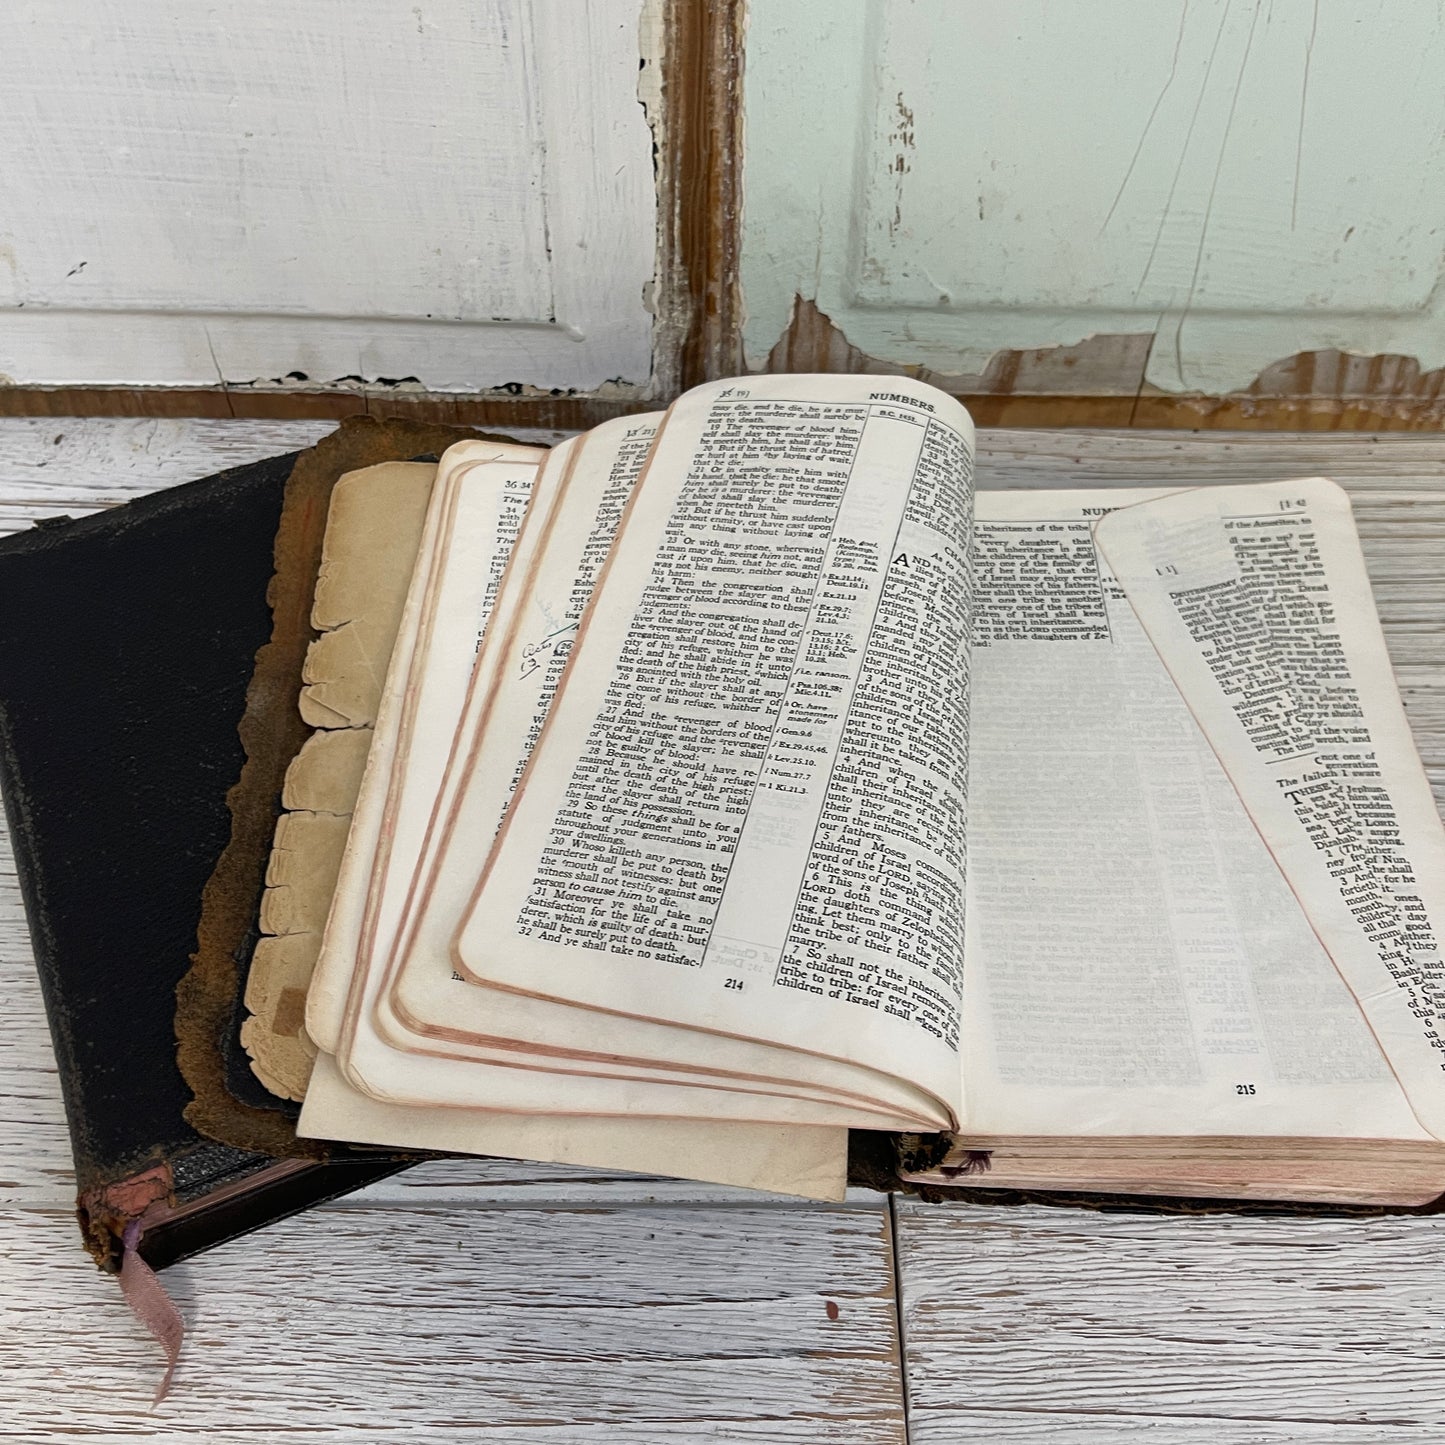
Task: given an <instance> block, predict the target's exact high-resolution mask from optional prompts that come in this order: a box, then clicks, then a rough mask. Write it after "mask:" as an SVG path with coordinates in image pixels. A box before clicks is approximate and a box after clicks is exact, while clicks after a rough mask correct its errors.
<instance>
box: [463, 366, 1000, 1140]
mask: <svg viewBox="0 0 1445 1445" xmlns="http://www.w3.org/2000/svg"><path fill="white" fill-rule="evenodd" d="M971 445H972V426H971V423H970V422H969V421H968V418H967V415H966V414H965V413H964V412H963V410H962V409H961V408H960V407H958V405H957V404H956V403H955V402H953V401H952V400H951V399H950V398H949V397H947V396H945V395H944V394H943V393H941V392H937V391H934V390H933V389H932V388H930V387H925V386H921V385H918V384H916V383H913V382H909V381H904V380H898V379H895V378H889V379H887V380H886V381H883V380H880V379H879V378H861V377H797V376H792V377H767V378H754V379H749V380H748V381H747V382H746V383H728V384H716V385H712V386H707V387H702V388H699V389H698V390H697V391H694V392H692V393H690V394H689V395H688V396H686V397H684V398H683V399H682V400H681V401H679V402H678V403H676V404H675V406H674V408H673V409H672V411H671V412H670V413H669V416H668V421H667V424H666V426H665V428H664V431H663V433H662V437H661V439H660V441H659V443H658V446H657V448H656V449H655V451H654V453H653V456H652V459H651V462H650V464H649V467H648V469H647V471H646V473H645V474H644V477H643V480H642V482H641V483H640V485H639V487H638V489H637V492H636V493H635V495H634V499H633V502H632V505H631V508H630V510H629V512H628V515H627V518H626V520H625V522H624V525H623V527H622V530H621V532H620V533H619V539H618V543H617V545H616V547H615V548H614V551H613V553H612V556H611V558H610V559H609V563H608V567H607V569H606V572H605V574H604V577H603V580H602V582H601V585H600V586H599V588H598V590H597V592H596V593H595V594H594V597H593V600H592V603H591V605H590V607H589V609H588V612H587V615H586V618H585V620H584V622H583V625H582V629H581V633H580V637H579V642H578V645H577V650H576V653H575V655H574V657H573V659H572V662H571V663H570V664H569V667H568V670H567V672H566V674H565V675H564V678H563V681H562V684H561V687H560V690H559V692H558V695H557V699H556V701H555V703H554V705H553V708H552V711H551V714H550V716H549V719H548V723H547V727H546V730H545V731H544V733H543V735H542V738H541V740H540V741H539V743H538V745H537V748H536V750H535V751H534V752H533V754H532V757H531V760H530V762H529V764H528V767H527V771H526V773H525V775H524V778H523V782H522V785H521V787H520V789H519V792H518V795H517V797H516V799H515V800H514V802H513V805H512V808H511V810H510V812H509V814H508V816H507V820H506V822H505V823H504V825H503V830H502V833H501V836H500V840H499V844H498V846H497V848H496V850H495V851H494V853H493V855H492V858H491V860H490V862H489V864H488V872H487V873H486V875H485V877H484V880H483V884H482V887H481V889H480V891H479V894H478V897H477V900H476V903H475V905H474V907H473V909H472V911H471V913H470V915H469V917H468V920H467V922H466V923H465V925H464V927H463V929H462V932H461V933H460V935H459V939H458V947H457V955H456V956H457V960H458V963H459V965H460V967H461V968H462V970H463V972H465V973H467V974H468V975H470V976H471V977H473V978H475V979H476V980H477V981H479V982H483V983H489V984H492V985H494V986H497V987H503V988H508V989H512V990H515V991H518V992H523V993H532V994H537V995H539V996H543V997H551V998H556V999H560V1000H563V1001H566V1002H571V1003H576V1004H581V1005H584V1006H587V1007H591V1008H596V1009H600V1010H608V1011H615V1012H621V1013H626V1014H631V1015H633V1016H635V1017H639V1018H651V1019H656V1020H659V1021H663V1022H670V1023H675V1024H680V1025H683V1026H685V1027H691V1028H696V1029H699V1030H707V1031H714V1032H717V1033H719V1034H724V1035H731V1036H735V1037H747V1038H751V1039H756V1040H759V1041H764V1042H771V1043H778V1044H783V1045H787V1046H792V1047H800V1048H805V1049H809V1050H811V1051H815V1052H817V1053H819V1054H822V1055H826V1056H829V1057H834V1058H839V1059H843V1060H845V1061H847V1062H850V1063H855V1064H862V1065H865V1066H867V1067H871V1068H876V1069H881V1070H886V1071H888V1072H891V1073H893V1074H895V1075H896V1076H897V1077H899V1078H900V1079H902V1080H903V1081H905V1082H907V1083H909V1084H911V1085H913V1086H915V1087H917V1088H920V1089H922V1090H923V1091H924V1092H925V1093H927V1094H928V1095H929V1096H931V1097H932V1098H933V1099H934V1100H935V1101H936V1105H937V1110H938V1118H939V1121H940V1123H946V1122H948V1121H950V1120H951V1119H952V1118H954V1111H955V1110H956V1108H957V1105H958V1094H959V1086H960V1067H959V1060H958V1054H957V1028H958V1005H959V991H960V988H961V957H960V955H961V950H962V893H963V868H962V862H963V859H962V849H963V826H962V814H963V793H964V771H965V757H964V751H965V750H964V735H963V720H964V718H965V717H966V681H967V607H968V597H967V563H966V548H967V531H968V525H969V520H970V509H969V492H970V456H971ZM584 892H585V893H588V894H589V895H590V896H591V897H592V898H593V899H594V900H595V901H594V902H592V903H589V904H588V905H587V907H588V912H587V913H586V914H585V915H584V916H579V915H577V913H576V912H575V908H574V906H573V903H572V902H571V901H570V900H573V899H575V898H576V897H577V896H578V895H579V894H581V893H584Z"/></svg>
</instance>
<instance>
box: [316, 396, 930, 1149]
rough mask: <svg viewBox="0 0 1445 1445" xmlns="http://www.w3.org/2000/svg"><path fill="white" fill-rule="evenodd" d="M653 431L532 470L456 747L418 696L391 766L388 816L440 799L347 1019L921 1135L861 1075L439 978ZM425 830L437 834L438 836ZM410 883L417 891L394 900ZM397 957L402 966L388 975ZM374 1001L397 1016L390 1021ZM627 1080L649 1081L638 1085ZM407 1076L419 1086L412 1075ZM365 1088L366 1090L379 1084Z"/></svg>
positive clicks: (831, 1064) (611, 439)
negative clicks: (747, 1094) (815, 1104)
mask: <svg viewBox="0 0 1445 1445" xmlns="http://www.w3.org/2000/svg"><path fill="white" fill-rule="evenodd" d="M657 421H658V418H657V417H634V418H627V419H625V420H620V421H616V422H611V423H608V424H606V425H604V426H602V427H600V428H597V429H596V430H595V431H593V432H592V433H590V434H589V435H588V437H587V438H586V439H585V444H584V445H583V446H582V447H581V449H580V451H579V452H578V453H577V454H576V456H575V460H574V462H573V463H572V464H571V465H570V466H569V468H568V469H567V470H566V473H565V475H563V474H561V473H560V472H554V471H552V470H551V469H549V470H547V471H546V472H544V475H543V477H542V479H541V480H540V481H539V483H538V496H537V501H536V503H535V504H534V508H533V510H532V511H531V512H529V514H528V518H527V522H526V524H525V526H524V529H523V535H522V536H521V537H520V538H519V540H518V543H517V547H516V551H515V552H514V556H513V561H512V565H511V566H510V567H509V570H508V573H507V579H506V582H505V584H504V586H503V589H502V593H501V595H500V596H499V598H498V601H497V605H496V608H495V610H494V612H493V613H492V617H491V621H490V622H489V626H488V635H487V640H486V642H485V643H484V645H483V649H482V653H481V655H480V658H479V660H478V664H477V669H476V673H475V675H474V677H473V679H472V684H471V688H470V691H469V693H468V697H467V701H466V707H465V711H464V713H463V716H462V721H461V724H460V738H461V741H460V742H459V744H458V747H457V748H456V749H454V750H453V753H452V756H451V757H450V758H448V757H447V744H448V740H449V739H450V738H451V737H452V736H453V734H456V733H457V732H458V723H457V720H456V717H455V712H454V706H453V704H454V703H455V692H454V690H453V689H449V688H445V687H430V688H424V690H423V692H422V694H421V695H420V697H419V702H418V709H419V710H418V717H417V720H416V723H415V727H414V730H413V737H412V745H411V747H410V750H409V755H408V757H407V758H406V759H405V761H404V762H402V763H401V764H399V768H400V772H401V776H400V778H399V784H398V785H399V788H400V790H401V791H400V796H399V799H398V802H397V804H396V809H397V813H398V816H399V817H401V818H406V817H407V815H413V816H415V815H416V814H417V810H418V808H419V807H420V806H421V805H422V804H424V802H425V800H427V799H429V798H431V797H433V796H438V795H439V800H438V802H437V803H436V805H435V807H434V823H433V826H431V827H430V828H429V829H428V832H427V835H426V841H425V849H424V852H423V853H422V856H421V860H420V862H419V863H417V864H416V866H415V867H413V866H411V864H410V863H409V861H408V860H409V859H410V857H411V849H410V840H412V839H419V831H418V830H417V829H415V828H410V829H408V827H407V824H406V823H405V822H403V823H402V824H399V826H398V831H397V834H396V836H395V838H394V839H393V849H392V856H393V867H392V868H391V870H390V872H389V874H388V877H387V879H386V882H385V885H384V892H383V896H382V901H381V903H380V905H379V914H378V917H379V922H378V929H377V935H376V939H375V943H374V948H375V952H376V953H377V954H382V953H389V954H390V957H389V959H388V961H387V964H386V970H385V976H384V977H383V978H382V979H381V981H380V983H379V985H378V987H377V988H376V989H373V988H372V985H371V981H370V980H368V982H367V984H366V986H365V989H364V991H363V993H362V996H361V998H362V1001H361V1007H371V1008H372V1009H373V1022H374V1025H375V1028H376V1030H377V1032H378V1034H379V1036H380V1038H381V1039H382V1040H383V1041H385V1042H386V1043H388V1044H390V1045H391V1046H393V1047H394V1048H396V1049H400V1050H404V1051H408V1052H428V1053H434V1054H438V1055H441V1056H444V1057H449V1058H465V1059H480V1060H484V1061H492V1062H500V1063H517V1062H519V1059H518V1054H519V1052H522V1051H526V1050H530V1051H531V1052H533V1053H538V1054H543V1055H550V1056H552V1057H553V1058H554V1060H555V1062H556V1064H557V1066H558V1067H561V1068H570V1069H574V1070H577V1069H581V1070H583V1071H585V1072H589V1073H599V1074H611V1075H631V1076H634V1077H652V1078H656V1079H658V1080H659V1081H663V1080H670V1081H672V1082H678V1083H688V1084H698V1083H705V1082H707V1080H706V1079H703V1078H700V1077H699V1075H704V1074H713V1075H717V1076H719V1077H718V1079H717V1083H718V1084H719V1085H720V1086H724V1087H737V1086H739V1085H740V1084H741V1085H744V1086H746V1087H747V1088H748V1089H749V1090H750V1091H752V1092H765V1093H782V1094H790V1095H797V1094H801V1095H803V1096H806V1097H817V1098H820V1099H823V1100H825V1101H831V1102H835V1103H836V1102H840V1101H841V1102H845V1103H848V1104H849V1105H850V1106H851V1107H852V1108H853V1109H854V1110H855V1111H856V1110H859V1109H862V1110H865V1111H867V1113H866V1114H856V1122H858V1123H860V1124H861V1123H864V1122H871V1123H872V1124H873V1126H874V1127H880V1128H881V1127H900V1128H902V1127H907V1128H916V1127H921V1126H926V1125H927V1124H928V1122H929V1121H930V1118H931V1117H932V1116H931V1115H930V1114H929V1113H928V1112H927V1111H928V1108H929V1105H928V1102H927V1100H926V1099H923V1098H921V1097H920V1096H919V1095H918V1093H917V1091H916V1090H911V1089H909V1088H907V1087H906V1086H903V1085H900V1084H899V1082H898V1081H897V1080H895V1079H891V1078H889V1077H887V1076H886V1075H883V1074H880V1073H877V1072H876V1071H873V1070H863V1069H859V1068H857V1067H856V1066H851V1065H846V1064H842V1063H840V1062H838V1061H836V1060H830V1059H825V1058H821V1057H818V1056H812V1055H807V1054H799V1053H797V1052H796V1051H791V1050H786V1049H779V1048H776V1047H772V1046H767V1045H759V1044H753V1043H748V1042H745V1041H742V1040H728V1039H722V1038H719V1037H715V1036H703V1037H699V1036H698V1035H696V1034H694V1033H692V1032H691V1031H688V1030H680V1029H676V1028H673V1027H671V1026H668V1025H663V1024H658V1023H655V1022H651V1021H648V1020H640V1019H630V1018H625V1017H622V1016H620V1015H613V1016H610V1017H609V1018H608V1019H607V1020H606V1021H605V1024H603V1026H602V1028H601V1030H600V1031H599V1021H598V1019H597V1017H596V1015H595V1014H594V1013H593V1012H592V1011H590V1010H585V1009H576V1008H570V1007H567V1006H565V1005H562V1004H559V1003H556V1002H554V1001H551V1000H546V999H538V998H533V997H529V996H526V995H520V994H515V993H510V992H503V991H500V990H494V989H486V988H483V987H479V986H478V985H475V984H471V983H466V982H463V981H461V980H458V979H457V978H456V977H455V975H454V974H453V971H452V967H451V958H450V952H449V945H450V941H451V938H452V936H453V934H454V933H455V931H456V927H457V924H458V922H459V920H460V918H461V915H462V910H463V908H464V907H465V905H466V902H467V899H468V898H469V896H470V894H471V892H472V889H473V887H474V886H475V883H476V880H477V876H478V873H479V867H480V864H479V860H480V859H482V858H484V857H485V856H486V853H487V851H488V849H489V848H490V845H491V842H492V839H493V837H494V835H495V832H496V828H497V824H498V822H499V821H500V819H501V816H502V813H503V810H504V808H505V806H506V803H507V800H508V798H509V797H510V795H511V791H512V785H513V782H514V781H515V778H516V776H517V774H518V772H519V771H520V769H521V767H522V765H523V763H524V762H525V759H526V756H527V753H528V751H529V748H530V745H531V741H532V739H533V738H534V737H535V736H536V734H537V732H538V730H539V729H540V727H541V724H542V721H543V719H544V717H545V714H546V709H547V704H548V701H549V699H550V696H551V691H552V688H553V687H554V686H555V683H556V680H557V676H558V675H559V673H560V672H561V669H562V666H563V663H564V660H565V657H566V653H567V650H568V648H569V647H570V644H571V640H572V637H573V636H574V635H575V629H576V624H577V620H578V618H579V617H580V615H581V611H582V608H583V606H584V605H585V603H586V600H587V598H588V597H589V596H590V594H591V590H592V585H593V581H594V578H595V574H596V571H597V569H598V568H599V567H600V565H601V562H602V559H603V557H604V556H605V554H606V551H607V548H608V546H609V544H610V541H611V536H612V532H613V530H614V528H615V525H616V519H617V516H618V514H619V513H620V511H621V508H622V506H623V505H624V504H625V502H626V500H627V496H628V493H629V491H630V489H631V485H632V482H633V480H634V479H635V477H636V474H637V472H638V470H639V469H640V467H641V465H642V462H643V458H644V456H645V455H646V452H647V447H648V444H649V442H650V441H651V438H652V435H653V433H654V431H655V429H656V424H657ZM554 492H555V495H554ZM470 605H471V604H470V603H467V602H462V601H453V602H451V603H449V604H447V606H446V608H445V609H444V610H446V611H450V612H454V613H458V614H459V613H461V612H464V611H465V610H466V608H467V607H469V606H470ZM446 625H447V620H446V618H442V619H439V621H438V628H439V629H445V628H446ZM465 643H466V639H465V636H464V635H461V634H458V635H457V636H456V637H455V638H454V641H453V642H452V643H451V644H450V646H451V647H452V648H453V650H455V651H456V652H457V653H458V656H460V653H461V651H462V650H463V649H464V647H465ZM447 646H448V644H446V642H445V640H444V638H442V637H440V636H434V637H433V640H432V643H431V654H430V656H429V658H428V660H427V661H426V663H425V667H426V669H427V670H428V671H432V672H435V673H436V674H437V675H438V676H440V677H452V676H455V675H456V673H457V671H458V669H459V663H458V661H454V660H452V659H451V658H450V657H449V656H448V652H447ZM444 770H445V776H443V772H444ZM459 793H460V797H458V794H459ZM417 799H419V800H421V801H420V803H419V802H417V801H416V800H417ZM409 800H410V801H409ZM437 816H440V817H442V818H444V819H445V826H436V825H435V818H436V817H437ZM413 876H415V877H418V878H420V879H422V880H423V884H422V886H421V887H420V888H414V889H412V891H411V896H410V897H406V896H405V895H406V890H407V888H408V884H409V883H410V882H411V880H412V879H413ZM403 904H404V905H405V906H404V907H403ZM398 955H401V956H404V959H405V964H404V966H402V967H398ZM367 966H368V968H369V969H373V970H375V969H376V968H377V967H378V960H377V959H376V958H375V957H373V958H372V959H371V960H369V962H368V965H367ZM388 986H390V988H391V990H392V992H394V994H395V995H396V996H398V997H399V1000H400V1006H399V1008H398V1009H397V1010H396V1011H393V1009H392V1007H391V997H390V996H389V991H388ZM353 997H354V998H355V997H356V995H353ZM343 1051H344V1052H347V1053H348V1057H349V1059H350V1061H351V1066H352V1068H354V1069H356V1070H358V1071H360V1072H365V1065H363V1064H362V1063H360V1062H358V1057H357V1054H356V1053H355V1051H354V1050H351V1049H350V1048H349V1047H347V1048H344V1049H343ZM529 1062H531V1063H533V1064H539V1063H543V1062H545V1060H544V1059H533V1060H530V1061H529ZM640 1069H646V1070H647V1071H648V1073H647V1074H646V1075H642V1074H639V1072H638V1071H639V1070H640ZM409 1076H410V1077H411V1078H412V1079H413V1081H414V1080H415V1075H414V1073H411V1072H410V1071H409ZM455 1077H456V1078H458V1079H459V1080H460V1081H461V1082H455V1083H452V1084H450V1085H449V1086H448V1088H447V1093H448V1097H454V1095H455V1090H457V1089H458V1088H461V1089H467V1088H481V1087H485V1085H484V1084H482V1083H481V1082H479V1081H469V1080H468V1076H466V1075H464V1074H463V1075H457V1076H455ZM374 1083H376V1084H378V1086H379V1081H378V1080H374ZM868 1114H872V1115H874V1116H875V1117H873V1118H871V1119H869V1118H868ZM850 1117H855V1116H853V1115H850Z"/></svg>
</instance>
